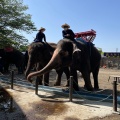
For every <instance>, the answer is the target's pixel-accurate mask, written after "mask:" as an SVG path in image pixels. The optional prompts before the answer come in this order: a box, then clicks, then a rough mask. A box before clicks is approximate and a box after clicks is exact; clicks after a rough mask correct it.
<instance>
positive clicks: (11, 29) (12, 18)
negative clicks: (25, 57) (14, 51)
mask: <svg viewBox="0 0 120 120" xmlns="http://www.w3.org/2000/svg"><path fill="white" fill-rule="evenodd" d="M27 9H28V7H27V6H26V5H23V0H0V48H1V47H4V46H6V45H14V46H15V45H22V44H26V42H27V41H28V40H27V39H26V38H25V37H24V36H23V35H22V32H23V31H24V32H26V33H31V32H32V31H35V30H36V28H35V26H34V23H33V22H32V21H31V15H30V14H27V13H25V11H26V10H27Z"/></svg>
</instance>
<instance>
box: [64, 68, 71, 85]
mask: <svg viewBox="0 0 120 120" xmlns="http://www.w3.org/2000/svg"><path fill="white" fill-rule="evenodd" d="M64 73H65V75H66V77H67V84H66V86H67V87H68V86H69V79H70V71H69V68H68V67H65V68H64Z"/></svg>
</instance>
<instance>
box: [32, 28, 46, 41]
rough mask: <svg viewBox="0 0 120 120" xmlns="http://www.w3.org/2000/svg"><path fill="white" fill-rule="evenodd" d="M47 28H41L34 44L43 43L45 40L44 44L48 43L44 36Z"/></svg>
mask: <svg viewBox="0 0 120 120" xmlns="http://www.w3.org/2000/svg"><path fill="white" fill-rule="evenodd" d="M44 31H45V28H43V27H41V28H40V30H39V32H38V33H37V35H36V38H35V40H34V42H42V41H43V39H44V42H46V36H45V34H44Z"/></svg>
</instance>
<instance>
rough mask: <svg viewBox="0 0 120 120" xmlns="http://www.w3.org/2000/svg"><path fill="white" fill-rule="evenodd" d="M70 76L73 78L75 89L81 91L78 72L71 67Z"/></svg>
mask: <svg viewBox="0 0 120 120" xmlns="http://www.w3.org/2000/svg"><path fill="white" fill-rule="evenodd" d="M70 76H73V88H74V90H75V91H79V86H78V77H77V70H76V69H73V68H71V67H70Z"/></svg>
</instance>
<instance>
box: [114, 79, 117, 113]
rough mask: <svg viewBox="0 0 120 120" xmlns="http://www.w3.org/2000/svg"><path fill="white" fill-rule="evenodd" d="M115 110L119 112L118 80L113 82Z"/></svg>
mask: <svg viewBox="0 0 120 120" xmlns="http://www.w3.org/2000/svg"><path fill="white" fill-rule="evenodd" d="M113 110H114V111H115V112H117V80H115V81H113Z"/></svg>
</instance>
